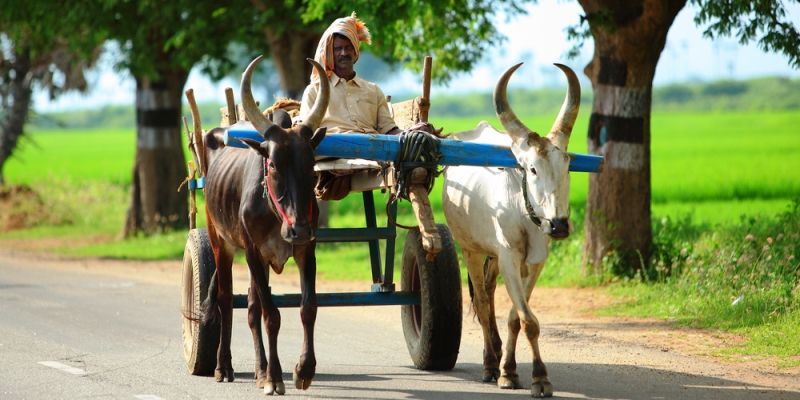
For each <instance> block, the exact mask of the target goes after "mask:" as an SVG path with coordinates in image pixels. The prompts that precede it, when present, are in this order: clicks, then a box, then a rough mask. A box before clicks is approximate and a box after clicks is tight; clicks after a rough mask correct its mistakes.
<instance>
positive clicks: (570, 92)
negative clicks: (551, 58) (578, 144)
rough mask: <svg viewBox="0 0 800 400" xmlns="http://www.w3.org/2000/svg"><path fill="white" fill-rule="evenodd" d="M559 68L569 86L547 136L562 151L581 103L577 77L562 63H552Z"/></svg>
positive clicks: (565, 146) (567, 141)
mask: <svg viewBox="0 0 800 400" xmlns="http://www.w3.org/2000/svg"><path fill="white" fill-rule="evenodd" d="M554 65H555V66H556V67H558V68H560V69H561V71H563V72H564V75H566V76H567V82H568V83H569V87H568V88H567V95H566V96H565V97H564V103H563V104H561V111H559V113H558V116H557V117H556V120H555V122H553V127H552V128H550V133H548V134H547V138H548V139H550V142H551V143H553V144H554V145H555V146H556V147H558V148H559V149H561V150H563V151H567V144H569V136H570V134H572V127H573V126H575V119H577V118H578V109H579V108H580V105H581V84H580V82H578V77H577V76H575V72H574V71H573V70H572V68H570V67H568V66H566V65H562V64H554Z"/></svg>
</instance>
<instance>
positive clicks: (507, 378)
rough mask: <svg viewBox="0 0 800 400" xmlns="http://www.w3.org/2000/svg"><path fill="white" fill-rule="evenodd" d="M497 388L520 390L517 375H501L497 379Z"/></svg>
mask: <svg viewBox="0 0 800 400" xmlns="http://www.w3.org/2000/svg"><path fill="white" fill-rule="evenodd" d="M497 386H498V387H499V388H500V389H522V385H521V384H520V383H519V375H517V374H514V375H503V376H501V377H500V378H499V379H497Z"/></svg>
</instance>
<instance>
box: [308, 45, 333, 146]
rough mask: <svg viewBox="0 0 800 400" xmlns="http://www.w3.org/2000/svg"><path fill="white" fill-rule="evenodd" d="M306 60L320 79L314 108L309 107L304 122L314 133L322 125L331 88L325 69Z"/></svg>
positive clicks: (314, 62) (312, 61)
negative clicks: (309, 109)
mask: <svg viewBox="0 0 800 400" xmlns="http://www.w3.org/2000/svg"><path fill="white" fill-rule="evenodd" d="M306 60H307V61H308V62H310V63H311V65H313V66H314V68H315V69H316V70H317V75H318V76H319V77H320V79H319V85H320V88H319V93H318V94H317V100H316V101H315V102H314V106H313V107H311V111H309V112H308V117H306V121H305V125H306V126H307V127H309V128H311V130H312V131H314V130H316V129H317V128H318V127H319V125H320V124H321V123H322V118H323V117H324V116H325V111H326V110H327V109H328V99H329V98H330V93H331V86H330V83H329V82H328V79H327V77H328V75H327V74H326V73H325V68H322V65H320V64H319V63H318V62H316V61H314V60H313V59H311V58H306Z"/></svg>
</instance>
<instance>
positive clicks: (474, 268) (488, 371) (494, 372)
mask: <svg viewBox="0 0 800 400" xmlns="http://www.w3.org/2000/svg"><path fill="white" fill-rule="evenodd" d="M461 254H462V255H463V256H464V261H465V262H466V264H467V272H468V273H469V278H470V280H471V281H472V291H473V293H472V305H473V308H474V310H475V314H477V315H478V321H479V322H480V324H481V330H482V331H483V382H492V381H493V380H496V379H497V378H498V377H499V376H500V368H499V367H500V357H499V356H500V352H499V349H500V347H501V346H502V344H501V343H500V336H499V335H497V334H495V335H494V336H493V335H492V328H491V327H492V326H494V330H495V331H496V330H497V324H496V322H495V321H494V319H493V318H491V316H492V315H493V313H492V308H494V306H493V303H494V298H490V297H489V293H488V291H487V287H486V286H487V285H486V280H487V279H486V278H487V277H486V276H485V273H484V266H485V265H484V260H485V258H484V255H482V254H478V253H475V252H472V251H470V250H467V249H462V250H461ZM495 338H496V342H495Z"/></svg>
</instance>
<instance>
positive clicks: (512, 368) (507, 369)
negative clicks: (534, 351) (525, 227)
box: [498, 264, 542, 389]
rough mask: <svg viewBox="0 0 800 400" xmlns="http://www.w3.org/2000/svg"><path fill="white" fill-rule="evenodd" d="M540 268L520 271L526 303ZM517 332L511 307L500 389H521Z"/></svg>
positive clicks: (518, 325) (538, 266) (537, 266)
mask: <svg viewBox="0 0 800 400" xmlns="http://www.w3.org/2000/svg"><path fill="white" fill-rule="evenodd" d="M541 267H542V264H537V265H534V266H532V267H531V271H528V270H527V269H526V270H523V271H522V272H523V274H522V275H521V277H522V281H523V286H524V288H525V294H526V297H525V298H526V299H527V300H526V301H529V300H530V298H531V292H532V291H533V287H534V285H536V280H537V278H538V277H539V272H540V271H541ZM519 331H520V320H519V313H518V312H517V308H516V307H514V306H512V307H511V309H510V310H509V311H508V338H507V339H506V345H505V347H504V348H503V358H502V360H503V362H502V370H503V372H502V376H501V378H500V381H498V384H499V385H501V387H502V386H503V385H505V386H508V387H509V388H513V389H519V388H522V384H520V382H519V375H517V359H516V348H517V338H518V337H519Z"/></svg>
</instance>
